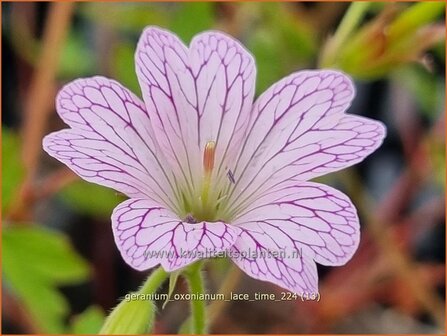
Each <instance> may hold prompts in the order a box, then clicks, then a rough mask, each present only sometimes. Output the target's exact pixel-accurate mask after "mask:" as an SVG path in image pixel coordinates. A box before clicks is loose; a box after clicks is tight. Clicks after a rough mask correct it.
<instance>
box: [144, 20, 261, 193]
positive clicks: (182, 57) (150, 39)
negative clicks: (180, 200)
mask: <svg viewBox="0 0 447 336" xmlns="http://www.w3.org/2000/svg"><path fill="white" fill-rule="evenodd" d="M135 59H136V69H137V75H138V79H139V82H140V85H141V88H142V93H143V97H144V100H145V103H146V106H147V108H148V111H149V112H150V113H151V114H153V116H151V121H152V124H153V127H154V131H155V135H156V137H157V141H158V142H159V143H160V146H161V148H162V150H163V152H164V153H165V154H166V157H167V159H168V161H169V162H170V164H171V165H172V167H173V169H174V171H175V172H176V175H177V176H181V177H182V178H183V180H184V182H185V183H186V184H187V185H188V183H189V181H192V183H191V185H189V187H190V188H194V187H195V186H197V185H198V180H199V179H200V178H201V177H202V155H203V150H204V148H205V144H206V143H207V142H209V141H215V142H216V166H218V167H219V170H222V169H226V162H227V161H228V160H232V159H233V158H234V155H235V154H234V151H235V148H238V147H239V146H240V142H241V141H242V136H243V135H244V133H245V130H246V127H247V125H248V120H249V114H250V111H251V107H252V99H253V94H254V84H255V70H256V69H255V66H254V61H253V58H252V56H251V55H250V54H249V53H248V52H247V51H246V50H245V49H244V48H243V47H242V46H241V45H240V44H239V43H238V42H237V41H235V40H234V39H232V38H231V37H229V36H227V35H224V34H222V33H217V32H207V33H203V34H200V35H198V36H196V37H195V38H194V39H193V41H192V42H191V46H190V48H189V49H188V48H187V47H186V46H185V45H184V44H183V43H182V42H181V41H180V40H179V39H178V37H177V36H175V35H173V34H172V33H170V32H167V31H165V30H162V29H159V28H155V27H148V28H146V29H145V30H144V32H143V34H142V36H141V38H140V41H139V43H138V47H137V51H136V55H135ZM224 156H225V160H226V161H225V162H224V161H223V160H222V158H223V157H224ZM217 170H218V169H216V170H215V172H217ZM220 175H223V176H225V175H224V174H219V176H220Z"/></svg>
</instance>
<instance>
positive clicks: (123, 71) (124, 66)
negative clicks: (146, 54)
mask: <svg viewBox="0 0 447 336" xmlns="http://www.w3.org/2000/svg"><path fill="white" fill-rule="evenodd" d="M134 54H135V44H134V43H133V42H132V43H130V42H124V41H123V42H121V43H119V44H117V45H116V46H115V47H114V49H113V51H112V55H111V58H112V64H113V66H112V76H113V77H114V78H116V79H117V80H118V81H119V82H120V83H121V84H123V85H124V86H125V87H127V88H129V89H130V90H131V91H132V92H134V93H135V94H136V95H139V96H140V97H141V89H140V85H139V84H138V79H137V75H136V72H135V58H134Z"/></svg>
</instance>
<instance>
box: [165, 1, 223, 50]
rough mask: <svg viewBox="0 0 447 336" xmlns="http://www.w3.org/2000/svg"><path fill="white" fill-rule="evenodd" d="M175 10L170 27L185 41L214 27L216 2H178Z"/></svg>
mask: <svg viewBox="0 0 447 336" xmlns="http://www.w3.org/2000/svg"><path fill="white" fill-rule="evenodd" d="M177 5H178V9H177V10H176V11H174V13H173V15H172V18H171V23H170V29H171V30H172V31H174V32H175V33H176V34H177V35H178V36H179V37H180V38H181V39H182V40H183V41H184V42H185V43H188V42H189V41H190V40H191V38H192V37H193V36H194V35H196V34H197V33H200V32H202V31H204V30H208V29H211V28H213V26H214V24H215V16H216V15H215V4H214V3H212V2H183V3H178V4H177Z"/></svg>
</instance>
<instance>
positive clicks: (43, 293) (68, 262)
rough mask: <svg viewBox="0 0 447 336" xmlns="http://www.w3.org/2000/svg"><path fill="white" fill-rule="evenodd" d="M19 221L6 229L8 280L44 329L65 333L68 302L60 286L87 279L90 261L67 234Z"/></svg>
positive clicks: (4, 243) (4, 269)
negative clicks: (81, 253)
mask: <svg viewBox="0 0 447 336" xmlns="http://www.w3.org/2000/svg"><path fill="white" fill-rule="evenodd" d="M18 225H20V224H16V225H15V226H14V227H5V228H3V232H2V242H3V244H2V257H3V272H4V277H5V280H6V284H7V285H8V286H9V287H10V288H11V289H12V291H13V292H14V293H15V294H16V295H17V296H18V297H19V298H20V299H21V300H22V301H23V302H24V304H25V305H26V307H27V308H28V310H29V312H30V313H31V315H32V317H33V319H34V320H35V321H36V323H37V325H38V326H39V328H40V329H41V330H42V331H44V332H47V333H62V332H63V331H64V323H63V319H64V318H65V317H66V315H67V314H68V304H67V302H66V300H65V298H64V297H63V295H62V294H61V293H60V292H59V291H58V290H57V287H58V286H61V285H71V284H77V283H80V282H82V281H85V280H86V279H87V277H88V275H89V268H88V265H87V263H86V262H85V261H84V260H83V259H82V258H81V257H79V256H78V255H77V254H76V252H75V251H74V250H73V249H72V247H71V245H70V244H69V242H68V240H67V239H66V237H65V236H64V235H63V234H61V233H58V232H55V231H51V230H48V229H45V228H43V227H40V226H37V225H32V226H24V225H23V226H22V225H21V226H18Z"/></svg>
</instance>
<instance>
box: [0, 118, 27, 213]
mask: <svg viewBox="0 0 447 336" xmlns="http://www.w3.org/2000/svg"><path fill="white" fill-rule="evenodd" d="M24 173H25V169H24V167H23V164H22V162H21V158H20V139H19V136H18V135H17V134H16V133H14V132H13V131H11V130H9V129H7V128H5V127H3V128H2V213H6V212H7V211H8V209H9V208H10V206H11V202H12V200H13V197H14V196H15V195H16V193H17V192H18V188H19V185H20V182H21V181H22V179H23V177H24Z"/></svg>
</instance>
